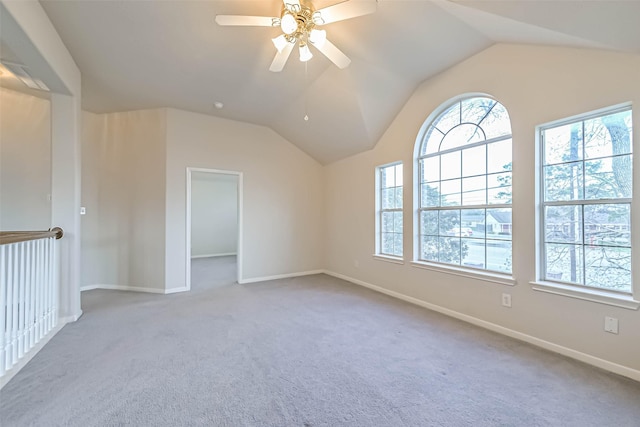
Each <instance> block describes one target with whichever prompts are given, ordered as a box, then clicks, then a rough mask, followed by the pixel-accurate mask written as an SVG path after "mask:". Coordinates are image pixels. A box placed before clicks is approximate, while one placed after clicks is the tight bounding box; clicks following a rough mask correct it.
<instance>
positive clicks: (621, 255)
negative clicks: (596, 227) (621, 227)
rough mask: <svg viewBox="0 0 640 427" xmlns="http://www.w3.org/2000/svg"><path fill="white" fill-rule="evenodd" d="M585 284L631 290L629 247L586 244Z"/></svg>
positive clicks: (615, 289)
mask: <svg viewBox="0 0 640 427" xmlns="http://www.w3.org/2000/svg"><path fill="white" fill-rule="evenodd" d="M585 258H586V260H585V261H586V269H585V270H586V271H585V274H586V283H585V284H586V285H587V286H595V287H597V288H604V289H608V290H614V291H622V292H631V249H630V248H611V247H602V246H587V247H586V248H585Z"/></svg>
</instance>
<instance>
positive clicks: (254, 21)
mask: <svg viewBox="0 0 640 427" xmlns="http://www.w3.org/2000/svg"><path fill="white" fill-rule="evenodd" d="M273 20H274V18H271V17H269V16H244V15H216V22H217V23H218V25H234V26H247V27H272V26H273Z"/></svg>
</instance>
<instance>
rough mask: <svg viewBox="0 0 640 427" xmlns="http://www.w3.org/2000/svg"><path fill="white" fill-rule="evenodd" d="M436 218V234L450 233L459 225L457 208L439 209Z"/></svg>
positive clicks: (447, 234) (445, 234) (446, 234)
mask: <svg viewBox="0 0 640 427" xmlns="http://www.w3.org/2000/svg"><path fill="white" fill-rule="evenodd" d="M438 219H439V221H438V226H439V227H438V234H439V235H441V236H449V235H452V234H453V233H454V232H455V229H456V228H459V227H460V211H459V210H444V211H439V217H438Z"/></svg>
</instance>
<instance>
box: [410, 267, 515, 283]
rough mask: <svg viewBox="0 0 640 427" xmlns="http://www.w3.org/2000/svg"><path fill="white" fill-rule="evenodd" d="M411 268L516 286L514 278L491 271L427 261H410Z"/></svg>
mask: <svg viewBox="0 0 640 427" xmlns="http://www.w3.org/2000/svg"><path fill="white" fill-rule="evenodd" d="M411 266H412V267H416V268H421V269H423V270H431V271H437V272H438V273H446V274H452V275H454V276H462V277H468V278H470V279H476V280H481V281H483V282H491V283H497V284H499V285H506V286H515V285H516V284H517V280H516V278H515V277H513V276H510V275H508V274H500V273H496V272H493V271H491V270H480V269H471V268H468V267H458V266H457V265H448V264H441V263H433V262H428V261H411Z"/></svg>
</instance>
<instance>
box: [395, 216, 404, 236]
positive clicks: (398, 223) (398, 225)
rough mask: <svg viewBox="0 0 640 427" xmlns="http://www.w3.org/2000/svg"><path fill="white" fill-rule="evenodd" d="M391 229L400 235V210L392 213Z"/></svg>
mask: <svg viewBox="0 0 640 427" xmlns="http://www.w3.org/2000/svg"><path fill="white" fill-rule="evenodd" d="M393 231H394V232H396V233H400V235H402V212H394V213H393Z"/></svg>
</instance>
